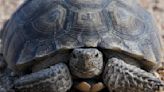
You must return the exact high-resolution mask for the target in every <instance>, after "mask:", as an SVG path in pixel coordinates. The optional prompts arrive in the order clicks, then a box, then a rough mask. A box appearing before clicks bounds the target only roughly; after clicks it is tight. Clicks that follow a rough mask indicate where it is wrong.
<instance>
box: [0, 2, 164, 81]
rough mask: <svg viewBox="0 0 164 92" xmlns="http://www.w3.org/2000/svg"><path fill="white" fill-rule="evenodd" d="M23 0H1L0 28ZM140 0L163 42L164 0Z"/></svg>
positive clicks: (163, 69) (162, 71)
mask: <svg viewBox="0 0 164 92" xmlns="http://www.w3.org/2000/svg"><path fill="white" fill-rule="evenodd" d="M22 2H23V0H0V29H1V28H2V26H3V24H4V22H5V21H6V20H7V19H8V18H10V16H11V14H13V12H14V11H15V10H16V9H17V8H18V7H19V5H20V4H21V3H22ZM139 2H140V4H141V5H142V6H143V7H144V8H145V9H147V10H148V11H149V12H150V13H151V14H152V15H153V17H154V20H155V22H156V24H157V26H158V28H159V33H160V35H161V38H163V40H162V42H164V0H139ZM158 72H159V73H160V75H161V79H163V80H164V67H163V68H160V69H159V70H158ZM162 76H163V77H162Z"/></svg>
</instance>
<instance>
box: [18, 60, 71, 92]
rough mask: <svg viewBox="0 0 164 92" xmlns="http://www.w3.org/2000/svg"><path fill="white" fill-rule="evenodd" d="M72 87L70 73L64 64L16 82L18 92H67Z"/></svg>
mask: <svg viewBox="0 0 164 92" xmlns="http://www.w3.org/2000/svg"><path fill="white" fill-rule="evenodd" d="M71 86H72V79H71V75H70V72H69V70H68V68H67V66H66V65H65V64H63V63H61V64H56V65H54V66H52V67H50V68H48V69H44V70H41V71H38V72H36V73H32V74H30V75H26V76H23V77H21V78H19V79H17V80H16V81H15V88H16V92H66V91H67V90H69V89H70V88H71Z"/></svg>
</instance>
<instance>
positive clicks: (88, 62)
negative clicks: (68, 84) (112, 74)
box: [69, 48, 103, 78]
mask: <svg viewBox="0 0 164 92" xmlns="http://www.w3.org/2000/svg"><path fill="white" fill-rule="evenodd" d="M69 66H70V69H71V72H72V74H73V75H75V76H76V77H78V78H92V77H95V76H98V75H99V74H101V72H102V69H103V55H102V53H101V52H100V51H99V50H97V49H95V48H78V49H74V50H73V52H72V55H71V58H70V62H69Z"/></svg>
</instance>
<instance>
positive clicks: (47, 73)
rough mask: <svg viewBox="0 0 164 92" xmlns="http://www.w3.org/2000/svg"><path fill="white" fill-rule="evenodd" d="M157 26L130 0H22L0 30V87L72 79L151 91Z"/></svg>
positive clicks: (61, 85) (40, 87) (63, 86)
mask: <svg viewBox="0 0 164 92" xmlns="http://www.w3.org/2000/svg"><path fill="white" fill-rule="evenodd" d="M156 32H157V29H156V27H155V26H154V21H153V19H152V17H151V16H150V14H149V13H147V12H146V11H145V10H144V9H143V8H141V7H140V6H139V5H138V4H137V2H136V1H135V0H94V2H93V0H26V2H25V3H24V4H23V5H22V6H21V7H20V8H19V9H18V10H17V11H16V13H14V14H13V16H12V18H11V19H10V20H9V21H8V22H7V23H6V25H5V26H4V28H3V30H2V34H1V39H2V48H1V61H0V68H1V76H0V92H14V91H15V92H66V91H71V89H70V88H71V87H72V85H73V84H74V82H75V81H74V79H79V80H81V79H83V80H85V79H86V80H88V79H89V80H91V81H94V79H98V80H102V81H101V82H103V83H104V84H105V85H106V87H107V88H108V90H109V91H110V92H155V90H159V88H160V87H162V88H163V87H164V84H163V83H162V82H161V81H160V80H159V79H158V78H156V77H155V76H154V75H153V74H152V72H153V71H155V70H156V69H157V68H158V67H159V65H160V62H161V56H162V55H161V47H162V46H161V44H160V40H159V36H158V34H157V33H156Z"/></svg>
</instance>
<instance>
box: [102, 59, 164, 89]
mask: <svg viewBox="0 0 164 92" xmlns="http://www.w3.org/2000/svg"><path fill="white" fill-rule="evenodd" d="M103 76H104V78H103V79H104V83H105V84H106V86H107V87H108V89H109V90H110V92H113V91H114V92H155V91H157V90H160V88H161V87H162V88H164V84H163V83H162V82H161V81H160V80H159V79H158V78H156V77H155V76H154V75H153V74H151V73H148V72H146V71H144V70H142V69H140V68H138V67H136V66H133V65H129V64H126V63H125V62H124V61H122V60H120V59H117V58H112V59H109V60H108V63H107V65H106V67H105V72H104V74H103Z"/></svg>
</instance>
